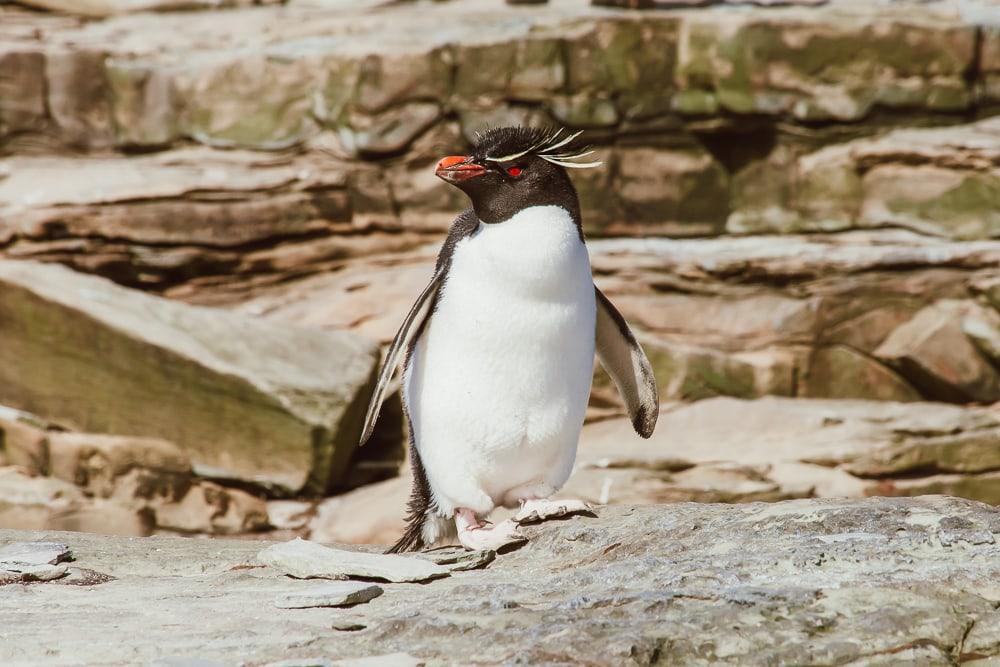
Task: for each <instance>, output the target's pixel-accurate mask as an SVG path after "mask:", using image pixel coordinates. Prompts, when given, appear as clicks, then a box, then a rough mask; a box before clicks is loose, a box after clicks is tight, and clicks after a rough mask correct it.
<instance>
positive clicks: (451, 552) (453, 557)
mask: <svg viewBox="0 0 1000 667" xmlns="http://www.w3.org/2000/svg"><path fill="white" fill-rule="evenodd" d="M416 556H417V557H418V558H423V559H424V560H429V561H430V562H432V563H435V564H436V565H444V566H445V567H447V568H448V569H449V570H451V571H452V572H459V571H463V570H478V569H479V568H481V567H486V566H487V565H489V564H490V563H492V562H493V561H494V560H496V557H497V554H496V552H495V551H489V550H487V551H468V550H466V548H465V547H462V546H446V547H436V548H434V549H430V550H428V551H421V552H420V553H418V554H416Z"/></svg>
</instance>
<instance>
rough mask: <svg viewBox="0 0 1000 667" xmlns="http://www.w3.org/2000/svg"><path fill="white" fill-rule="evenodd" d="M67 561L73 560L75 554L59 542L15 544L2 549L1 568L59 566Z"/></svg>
mask: <svg viewBox="0 0 1000 667" xmlns="http://www.w3.org/2000/svg"><path fill="white" fill-rule="evenodd" d="M67 560H73V552H72V551H71V550H70V548H69V547H68V546H66V545H65V544H59V543H58V542H15V543H13V544H7V545H6V546H3V547H0V567H3V566H7V565H29V566H30V565H57V564H59V563H61V562H63V561H67Z"/></svg>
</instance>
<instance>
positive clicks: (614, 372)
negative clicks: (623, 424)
mask: <svg viewBox="0 0 1000 667" xmlns="http://www.w3.org/2000/svg"><path fill="white" fill-rule="evenodd" d="M594 291H595V292H596V294H597V339H596V347H597V358H598V359H600V360H601V365H602V366H604V370H606V371H607V372H608V375H610V376H611V379H612V380H614V382H615V386H617V387H618V393H619V394H621V397H622V400H624V401H625V407H626V408H628V414H629V417H630V418H631V419H632V427H633V428H634V429H635V432H636V433H638V434H639V435H641V436H642V437H643V438H648V437H649V436H651V435H653V429H654V428H655V427H656V418H657V417H658V416H659V411H660V400H659V398H658V396H657V393H656V378H654V377H653V367H652V366H651V365H650V363H649V359H647V358H646V353H645V352H643V351H642V346H641V345H639V341H637V340H636V338H635V334H633V333H632V330H631V329H630V328H629V326H628V322H626V321H625V318H624V317H622V314H621V313H619V312H618V309H617V308H615V306H614V304H612V303H611V302H610V301H609V300H608V297H606V296H604V293H603V292H601V290H599V289H597V286H596V285H595V286H594Z"/></svg>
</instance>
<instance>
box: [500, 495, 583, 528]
mask: <svg viewBox="0 0 1000 667" xmlns="http://www.w3.org/2000/svg"><path fill="white" fill-rule="evenodd" d="M574 514H587V515H590V516H594V512H593V510H592V509H591V508H590V505H588V504H587V503H585V502H583V501H582V500H525V501H524V502H522V503H521V509H520V510H518V512H517V514H516V515H514V521H515V522H517V523H518V524H526V523H540V522H542V521H546V520H548V519H555V518H559V517H564V516H572V515H574Z"/></svg>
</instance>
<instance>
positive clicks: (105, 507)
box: [46, 499, 216, 537]
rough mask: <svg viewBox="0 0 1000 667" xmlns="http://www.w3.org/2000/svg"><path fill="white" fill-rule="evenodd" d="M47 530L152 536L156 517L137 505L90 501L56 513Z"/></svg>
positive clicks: (51, 518)
mask: <svg viewBox="0 0 1000 667" xmlns="http://www.w3.org/2000/svg"><path fill="white" fill-rule="evenodd" d="M46 527H47V528H49V529H51V530H69V531H74V532H85V533H98V534H101V535H123V536H134V537H146V536H147V535H152V534H153V530H154V528H155V516H154V514H153V512H152V511H150V510H149V509H147V508H143V507H137V506H136V505H135V504H123V503H120V502H116V501H112V500H101V499H97V500H91V501H88V502H87V503H86V504H85V505H83V506H82V507H78V508H75V509H68V510H62V511H58V512H53V513H52V515H51V516H50V517H49V520H48V522H47V524H46ZM206 532H210V531H206ZM211 532H216V531H211Z"/></svg>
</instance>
